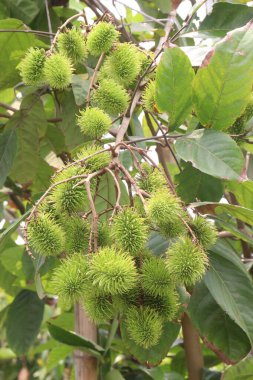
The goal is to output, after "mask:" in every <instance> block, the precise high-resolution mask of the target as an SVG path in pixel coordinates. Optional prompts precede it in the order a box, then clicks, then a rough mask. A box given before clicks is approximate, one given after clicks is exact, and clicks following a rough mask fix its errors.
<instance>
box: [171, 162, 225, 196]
mask: <svg viewBox="0 0 253 380" xmlns="http://www.w3.org/2000/svg"><path fill="white" fill-rule="evenodd" d="M176 181H177V183H178V186H177V188H176V190H177V194H178V195H179V196H180V197H181V198H182V199H183V201H184V202H186V203H190V202H193V201H194V200H196V199H199V200H202V201H204V200H205V201H219V200H220V199H221V197H222V195H223V185H222V182H221V181H220V180H219V179H217V178H214V177H212V176H210V175H208V174H205V173H203V172H201V171H200V170H198V169H195V168H194V167H193V166H192V165H191V164H186V166H185V168H184V169H183V170H182V172H180V173H179V174H177V175H176Z"/></svg>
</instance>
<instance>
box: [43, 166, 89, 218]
mask: <svg viewBox="0 0 253 380" xmlns="http://www.w3.org/2000/svg"><path fill="white" fill-rule="evenodd" d="M84 173H85V169H84V168H81V167H79V166H70V167H68V168H67V169H65V170H63V171H62V172H61V173H59V174H58V175H57V176H56V177H55V178H54V182H55V183H56V182H60V181H62V180H65V179H67V178H71V177H74V176H77V175H82V174H84ZM81 179H82V178H78V179H74V180H71V181H68V182H65V183H61V184H60V185H57V186H56V187H55V188H54V189H53V190H52V193H51V196H50V200H51V201H52V202H53V203H54V206H55V209H56V212H57V213H59V214H61V213H67V214H72V213H75V212H78V211H83V210H84V209H85V207H86V205H87V202H88V200H87V193H86V190H85V188H84V186H78V187H75V188H73V187H74V186H75V185H76V184H77V183H78V182H80V181H81Z"/></svg>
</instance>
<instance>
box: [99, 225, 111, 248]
mask: <svg viewBox="0 0 253 380" xmlns="http://www.w3.org/2000/svg"><path fill="white" fill-rule="evenodd" d="M111 244H112V240H111V235H110V229H109V226H108V224H107V223H106V222H100V223H99V224H98V246H99V247H105V246H111Z"/></svg>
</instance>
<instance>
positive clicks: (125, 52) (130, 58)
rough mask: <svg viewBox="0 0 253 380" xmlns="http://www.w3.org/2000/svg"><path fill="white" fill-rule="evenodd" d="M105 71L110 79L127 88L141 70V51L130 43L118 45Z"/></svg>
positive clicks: (106, 64) (108, 60)
mask: <svg viewBox="0 0 253 380" xmlns="http://www.w3.org/2000/svg"><path fill="white" fill-rule="evenodd" d="M104 66H105V67H104V70H105V72H106V74H107V76H108V77H110V78H112V79H113V80H115V82H118V83H120V84H121V85H122V86H125V87H127V86H128V85H129V84H131V83H132V82H133V81H134V80H135V79H136V77H137V76H138V74H139V72H140V69H141V61H140V57H139V51H138V49H137V48H136V46H135V45H132V44H129V43H123V44H118V45H117V46H116V48H115V50H113V52H112V53H111V54H110V56H109V57H107V59H106V61H105V63H104Z"/></svg>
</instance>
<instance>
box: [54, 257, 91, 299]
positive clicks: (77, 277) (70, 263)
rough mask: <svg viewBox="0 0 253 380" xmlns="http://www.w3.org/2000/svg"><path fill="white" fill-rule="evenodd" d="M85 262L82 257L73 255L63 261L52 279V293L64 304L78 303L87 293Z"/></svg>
mask: <svg viewBox="0 0 253 380" xmlns="http://www.w3.org/2000/svg"><path fill="white" fill-rule="evenodd" d="M86 271H87V261H86V259H85V257H84V256H83V255H79V254H74V255H71V256H69V257H68V258H67V259H65V260H63V261H62V262H61V264H60V266H59V267H58V268H56V269H55V271H54V273H53V278H52V284H53V287H54V292H55V294H57V295H58V296H59V297H60V298H61V300H62V301H63V302H64V303H66V304H72V303H74V302H77V301H79V300H80V299H81V298H82V297H83V295H84V293H85V292H86V291H87V287H88V286H89V284H88V283H87V277H86Z"/></svg>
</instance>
